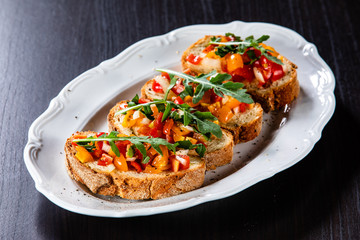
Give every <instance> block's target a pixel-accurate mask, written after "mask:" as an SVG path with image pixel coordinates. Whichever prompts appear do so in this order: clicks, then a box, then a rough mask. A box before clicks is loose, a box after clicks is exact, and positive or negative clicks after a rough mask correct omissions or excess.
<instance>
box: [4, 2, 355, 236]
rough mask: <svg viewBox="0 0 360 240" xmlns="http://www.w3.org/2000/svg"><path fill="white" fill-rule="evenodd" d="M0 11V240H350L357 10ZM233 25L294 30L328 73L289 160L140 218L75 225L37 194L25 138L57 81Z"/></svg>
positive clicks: (69, 7)
mask: <svg viewBox="0 0 360 240" xmlns="http://www.w3.org/2000/svg"><path fill="white" fill-rule="evenodd" d="M0 3H1V4H0V5H1V8H0V53H1V54H0V86H1V91H0V146H1V147H0V156H1V158H0V166H1V167H0V239H97V238H101V239H120V238H121V239H144V240H145V239H360V194H359V186H360V157H359V151H358V150H359V146H360V145H359V135H360V131H359V125H360V114H359V113H360V97H359V96H360V94H359V91H360V80H359V70H357V69H359V65H360V60H359V59H360V49H359V48H360V46H359V41H358V39H360V31H359V23H360V18H359V12H360V4H359V1H350V0H348V1H337V0H330V1H325V0H320V1H314V0H304V1H300V0H298V1H291V0H289V1H280V0H276V1H265V0H263V1H230V0H229V1H228V0H222V1H219V0H213V1H206V0H201V1H195V0H192V1H176V0H170V1H166V0H163V1H160V0H155V1H150V0H147V1H146V0H141V1H111V0H78V1H71V0H23V1H21V0H0ZM233 20H242V21H247V22H268V23H274V24H279V25H282V26H285V27H288V28H291V29H293V30H295V31H297V32H298V33H300V34H301V35H302V36H304V38H305V39H306V40H308V41H309V42H312V43H314V44H315V45H316V46H317V47H318V51H319V53H320V56H322V57H323V59H324V60H325V61H326V62H327V63H328V65H329V66H330V68H331V69H332V70H333V72H334V74H335V77H336V89H335V95H336V100H337V107H336V111H335V114H334V116H333V117H332V119H331V120H330V122H329V123H328V124H327V125H326V127H325V129H324V131H323V135H322V138H321V140H320V141H319V142H318V143H317V144H316V145H315V147H314V149H313V150H312V152H311V153H310V154H309V155H308V156H306V157H305V158H304V159H303V160H302V161H301V162H300V163H298V164H297V165H295V166H293V167H291V168H290V169H288V170H286V171H284V172H281V173H279V174H277V175H275V176H274V177H272V178H270V179H268V180H266V181H263V182H260V183H258V184H256V185H255V186H253V187H251V188H249V189H247V190H245V191H243V192H241V193H239V194H236V195H234V196H232V197H228V198H225V199H222V200H218V201H213V202H209V203H205V204H201V205H199V206H196V207H192V208H190V209H186V210H182V211H177V212H172V213H166V214H160V215H154V216H149V217H135V218H124V219H111V218H110V219H109V218H97V217H89V216H83V215H79V214H76V213H72V212H69V211H66V210H64V209H62V208H60V207H58V206H56V205H55V204H53V203H52V202H50V201H49V200H48V199H47V198H45V197H44V196H43V195H42V194H40V193H39V192H37V191H36V189H35V186H34V181H33V180H32V178H31V177H30V174H29V173H28V171H27V169H26V167H25V164H24V160H23V149H24V146H25V144H26V142H27V132H28V129H29V127H30V125H31V123H32V122H33V121H34V120H35V119H36V118H37V117H38V116H39V115H40V114H41V113H42V112H43V111H45V109H46V108H47V107H48V105H49V102H50V100H51V99H52V98H54V97H55V96H56V95H57V94H58V93H59V91H60V90H61V89H62V88H63V87H64V86H65V85H66V84H67V83H68V82H70V81H71V80H72V79H73V78H75V77H76V76H78V75H79V74H81V73H82V72H84V71H86V70H87V69H89V68H92V67H94V66H96V65H97V64H99V63H100V62H102V61H103V60H106V59H108V58H111V57H113V56H115V55H117V54H118V53H120V52H121V51H122V50H124V49H125V48H126V47H128V46H130V45H131V44H133V43H135V42H136V41H139V40H141V39H144V38H146V37H151V36H155V35H160V34H164V33H167V32H168V31H171V30H173V29H176V28H178V27H182V26H186V25H191V24H199V23H209V24H211V23H214V24H215V23H227V22H230V21H233Z"/></svg>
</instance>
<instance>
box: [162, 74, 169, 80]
mask: <svg viewBox="0 0 360 240" xmlns="http://www.w3.org/2000/svg"><path fill="white" fill-rule="evenodd" d="M161 76H163V77H165V78H166V79H167V80H168V81H170V75H169V74H168V73H167V72H162V73H161Z"/></svg>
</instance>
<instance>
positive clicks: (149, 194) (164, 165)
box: [65, 131, 205, 200]
mask: <svg viewBox="0 0 360 240" xmlns="http://www.w3.org/2000/svg"><path fill="white" fill-rule="evenodd" d="M65 153H66V167H67V170H68V173H69V175H70V177H71V178H72V179H74V180H76V181H78V182H80V183H82V184H84V185H85V186H86V187H88V188H89V190H90V191H91V192H93V193H95V194H101V195H106V196H120V197H122V198H126V199H135V200H142V199H160V198H165V197H170V196H174V195H177V194H181V193H185V192H188V191H191V190H194V189H196V188H199V187H201V186H202V184H203V182H204V177H205V161H204V160H203V159H201V158H200V157H196V156H189V155H187V154H186V152H185V153H184V150H179V151H178V148H176V144H170V143H168V142H166V141H165V140H164V139H159V138H147V137H142V138H139V137H134V136H130V137H128V136H123V135H119V133H117V132H111V133H109V134H106V133H96V132H92V131H86V132H76V133H75V134H73V135H72V136H71V137H70V138H68V139H67V141H66V144H65Z"/></svg>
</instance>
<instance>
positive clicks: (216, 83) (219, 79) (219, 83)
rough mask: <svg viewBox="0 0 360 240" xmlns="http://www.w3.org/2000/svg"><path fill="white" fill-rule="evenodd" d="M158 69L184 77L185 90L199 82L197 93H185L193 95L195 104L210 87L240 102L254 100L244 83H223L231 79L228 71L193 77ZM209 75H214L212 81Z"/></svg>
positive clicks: (222, 95)
mask: <svg viewBox="0 0 360 240" xmlns="http://www.w3.org/2000/svg"><path fill="white" fill-rule="evenodd" d="M156 70H157V71H160V72H167V73H169V74H173V75H176V76H178V77H181V78H183V79H184V81H183V83H184V86H185V91H186V86H190V85H189V83H195V84H197V87H196V90H195V93H193V94H191V93H190V92H188V91H186V94H185V96H186V95H190V96H192V97H193V100H192V101H193V103H195V104H196V103H198V102H199V101H200V100H201V99H202V97H203V96H204V94H205V92H206V91H208V90H209V89H213V90H214V93H215V94H216V95H218V96H220V97H224V95H228V96H231V97H233V98H235V99H236V100H238V101H239V102H243V103H248V104H250V103H253V102H254V101H253V100H252V98H251V96H250V95H249V94H247V93H246V89H242V87H243V86H244V85H243V84H242V83H237V82H226V83H223V82H224V81H227V80H229V79H231V75H229V74H227V73H225V74H221V73H216V71H212V72H210V73H208V74H205V75H200V76H198V77H193V76H191V75H188V74H185V73H181V72H176V71H174V70H169V69H162V68H159V69H156ZM208 77H212V78H210V81H209V80H207V78H208ZM180 96H181V94H180Z"/></svg>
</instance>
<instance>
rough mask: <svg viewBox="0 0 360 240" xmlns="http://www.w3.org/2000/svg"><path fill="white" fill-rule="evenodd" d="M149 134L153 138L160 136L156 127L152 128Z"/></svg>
mask: <svg viewBox="0 0 360 240" xmlns="http://www.w3.org/2000/svg"><path fill="white" fill-rule="evenodd" d="M147 135H148V136H151V137H153V138H158V137H160V134H159V131H158V130H157V129H156V128H151V129H150V130H149V132H148V134H147Z"/></svg>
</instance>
